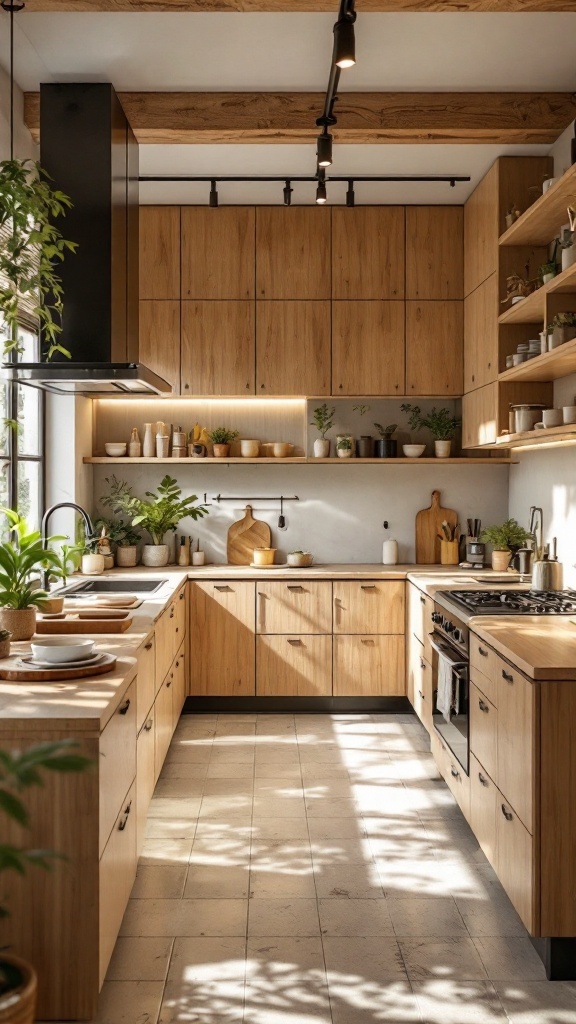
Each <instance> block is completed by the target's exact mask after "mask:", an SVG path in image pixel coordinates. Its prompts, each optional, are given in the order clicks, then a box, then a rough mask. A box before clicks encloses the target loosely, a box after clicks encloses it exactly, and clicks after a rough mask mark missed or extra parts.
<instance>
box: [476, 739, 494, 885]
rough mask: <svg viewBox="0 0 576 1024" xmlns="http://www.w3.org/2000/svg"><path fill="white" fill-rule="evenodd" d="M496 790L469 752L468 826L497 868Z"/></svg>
mask: <svg viewBox="0 0 576 1024" xmlns="http://www.w3.org/2000/svg"><path fill="white" fill-rule="evenodd" d="M497 807H498V790H497V788H496V785H495V783H494V782H493V781H492V779H491V778H490V776H489V775H488V772H487V771H486V769H485V768H484V767H483V766H482V765H481V764H480V762H479V761H478V760H477V758H476V757H474V754H470V828H471V829H472V831H473V832H474V835H475V836H476V839H477V840H478V842H479V844H480V846H481V848H482V851H483V853H484V855H485V856H486V857H487V858H488V860H489V861H490V863H491V865H492V867H493V868H495V869H496V870H497V868H498V862H497V846H496V810H497Z"/></svg>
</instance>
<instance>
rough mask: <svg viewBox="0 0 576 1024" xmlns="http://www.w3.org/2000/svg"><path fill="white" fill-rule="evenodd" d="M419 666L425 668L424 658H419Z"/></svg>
mask: <svg viewBox="0 0 576 1024" xmlns="http://www.w3.org/2000/svg"><path fill="white" fill-rule="evenodd" d="M420 668H423V669H424V668H426V662H425V661H424V658H420Z"/></svg>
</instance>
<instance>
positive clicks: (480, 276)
mask: <svg viewBox="0 0 576 1024" xmlns="http://www.w3.org/2000/svg"><path fill="white" fill-rule="evenodd" d="M497 269H498V163H497V162H496V163H495V164H493V165H492V167H491V168H490V170H489V171H488V173H487V174H486V175H485V177H484V178H482V181H481V182H480V184H479V185H477V186H476V188H475V189H474V191H473V193H472V195H471V196H470V198H469V199H468V200H467V202H466V205H465V206H464V294H465V295H469V294H470V292H471V291H473V290H474V289H475V288H477V287H478V285H479V284H482V282H483V281H485V280H486V278H487V277H490V275H491V274H493V273H495V271H496V270H497Z"/></svg>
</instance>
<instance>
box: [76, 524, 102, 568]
mask: <svg viewBox="0 0 576 1024" xmlns="http://www.w3.org/2000/svg"><path fill="white" fill-rule="evenodd" d="M101 544H102V537H101V535H100V534H92V535H91V536H89V537H88V536H87V537H85V538H84V543H83V544H81V545H80V552H81V554H82V561H81V564H80V568H81V571H82V573H83V574H84V575H85V576H100V574H101V573H103V572H104V569H105V568H106V562H105V559H104V555H103V554H102V551H101Z"/></svg>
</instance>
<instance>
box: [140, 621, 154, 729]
mask: <svg viewBox="0 0 576 1024" xmlns="http://www.w3.org/2000/svg"><path fill="white" fill-rule="evenodd" d="M155 696H156V642H155V637H154V634H152V635H151V636H149V637H148V638H147V639H146V641H145V643H143V644H142V647H141V648H140V650H139V651H138V699H137V701H136V730H137V731H138V732H140V729H141V728H142V725H143V722H144V719H145V718H146V716H147V714H148V712H149V710H150V708H151V707H152V705H153V703H154V698H155Z"/></svg>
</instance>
